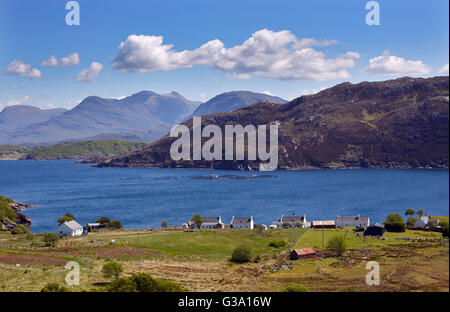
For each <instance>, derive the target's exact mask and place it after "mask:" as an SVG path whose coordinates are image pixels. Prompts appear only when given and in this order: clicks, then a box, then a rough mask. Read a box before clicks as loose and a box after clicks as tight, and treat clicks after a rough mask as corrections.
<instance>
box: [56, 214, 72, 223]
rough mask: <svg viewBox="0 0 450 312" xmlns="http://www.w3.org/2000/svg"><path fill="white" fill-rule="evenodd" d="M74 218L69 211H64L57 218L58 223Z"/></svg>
mask: <svg viewBox="0 0 450 312" xmlns="http://www.w3.org/2000/svg"><path fill="white" fill-rule="evenodd" d="M72 220H75V217H74V216H73V214H71V213H70V212H68V213H66V214H65V215H64V216H62V217H61V218H59V219H58V223H59V224H63V223H64V222H69V221H72Z"/></svg>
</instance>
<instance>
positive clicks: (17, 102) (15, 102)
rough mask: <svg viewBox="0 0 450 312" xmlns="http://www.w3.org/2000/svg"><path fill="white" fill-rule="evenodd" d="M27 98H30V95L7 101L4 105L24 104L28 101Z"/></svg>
mask: <svg viewBox="0 0 450 312" xmlns="http://www.w3.org/2000/svg"><path fill="white" fill-rule="evenodd" d="M29 100H30V97H29V96H28V95H27V96H25V97H23V98H22V99H19V100H12V101H9V102H8V104H7V105H6V106H15V105H25V104H27V103H28V101H29Z"/></svg>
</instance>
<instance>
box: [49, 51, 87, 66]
mask: <svg viewBox="0 0 450 312" xmlns="http://www.w3.org/2000/svg"><path fill="white" fill-rule="evenodd" d="M78 64H80V55H79V54H78V53H76V52H75V53H72V54H70V55H69V56H66V57H63V58H61V59H59V60H58V58H57V57H56V56H55V55H52V56H50V58H49V59H48V60H47V61H42V62H41V65H42V66H60V67H70V66H75V65H78Z"/></svg>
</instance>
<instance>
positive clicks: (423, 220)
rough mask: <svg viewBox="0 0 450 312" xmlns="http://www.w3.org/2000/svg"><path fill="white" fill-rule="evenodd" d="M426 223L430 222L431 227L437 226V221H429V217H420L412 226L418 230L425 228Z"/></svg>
mask: <svg viewBox="0 0 450 312" xmlns="http://www.w3.org/2000/svg"><path fill="white" fill-rule="evenodd" d="M428 222H431V223H432V224H433V226H438V225H439V219H431V218H430V217H429V216H420V217H419V219H418V220H417V222H416V224H414V226H415V227H419V228H425V227H426V226H427V224H428Z"/></svg>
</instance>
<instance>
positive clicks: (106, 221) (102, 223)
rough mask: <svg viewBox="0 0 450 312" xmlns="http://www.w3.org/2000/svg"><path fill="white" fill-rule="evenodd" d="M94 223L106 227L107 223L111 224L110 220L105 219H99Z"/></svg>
mask: <svg viewBox="0 0 450 312" xmlns="http://www.w3.org/2000/svg"><path fill="white" fill-rule="evenodd" d="M95 222H96V223H100V224H101V225H105V226H107V225H108V224H109V222H111V220H110V219H109V218H107V217H101V218H100V219H97V220H96V221H95Z"/></svg>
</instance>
